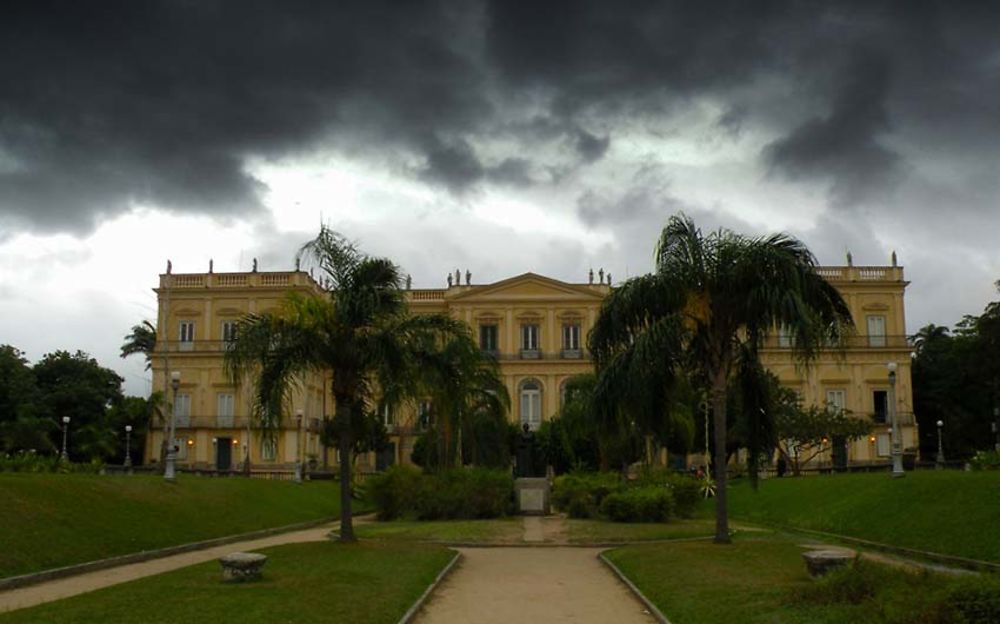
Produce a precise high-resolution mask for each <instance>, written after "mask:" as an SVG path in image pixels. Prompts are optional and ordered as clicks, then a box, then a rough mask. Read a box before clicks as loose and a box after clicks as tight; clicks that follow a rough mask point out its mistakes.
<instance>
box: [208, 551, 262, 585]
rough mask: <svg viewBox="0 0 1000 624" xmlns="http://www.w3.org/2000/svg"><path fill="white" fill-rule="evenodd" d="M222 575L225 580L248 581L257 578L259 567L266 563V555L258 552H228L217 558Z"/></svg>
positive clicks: (258, 576) (259, 571)
mask: <svg viewBox="0 0 1000 624" xmlns="http://www.w3.org/2000/svg"><path fill="white" fill-rule="evenodd" d="M219 563H220V564H221V565H222V577H223V578H224V579H225V580H227V581H250V580H254V579H259V578H260V574H261V568H263V567H264V564H265V563H267V555H262V554H260V553H247V552H238V553H230V554H228V555H226V556H225V557H222V558H220V559H219Z"/></svg>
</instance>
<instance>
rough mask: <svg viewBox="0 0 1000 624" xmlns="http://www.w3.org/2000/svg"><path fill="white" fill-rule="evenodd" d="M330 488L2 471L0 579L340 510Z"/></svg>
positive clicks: (184, 477) (246, 481) (323, 484)
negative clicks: (169, 482) (175, 481)
mask: <svg viewBox="0 0 1000 624" xmlns="http://www.w3.org/2000/svg"><path fill="white" fill-rule="evenodd" d="M337 493H338V489H337V487H336V486H335V485H334V484H332V483H328V482H316V483H307V484H305V485H295V484H293V483H287V482H278V481H261V480H250V479H235V478H234V479H212V478H205V477H194V476H188V475H180V476H179V477H178V480H177V483H176V484H173V485H171V484H168V483H165V482H164V481H163V479H162V478H159V477H150V476H138V475H136V476H130V477H124V476H116V477H110V476H107V477H100V476H95V475H59V474H55V475H53V474H11V473H0V501H3V504H2V505H0V577H7V576H15V575H18V574H26V573H28V572H35V571H38V570H45V569H48V568H55V567H61V566H66V565H71V564H75V563H82V562H86V561H92V560H95V559H102V558H105V557H111V556H115V555H123V554H127V553H133V552H138V551H142V550H149V549H155V548H162V547H165V546H174V545H178V544H185V543H188V542H195V541H200V540H205V539H210V538H214V537H222V536H226V535H233V534H236V533H246V532H249V531H255V530H258V529H264V528H269V527H277V526H282V525H286V524H292V523H296V522H304V521H307V520H314V519H320V518H324V517H330V516H335V515H337V514H338V513H339V510H340V505H339V497H338V494H337Z"/></svg>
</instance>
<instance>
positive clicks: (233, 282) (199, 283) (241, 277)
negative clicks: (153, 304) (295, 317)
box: [160, 271, 320, 290]
mask: <svg viewBox="0 0 1000 624" xmlns="http://www.w3.org/2000/svg"><path fill="white" fill-rule="evenodd" d="M293 286H306V287H309V288H312V289H314V290H319V289H320V285H319V284H318V283H317V282H316V281H315V280H314V279H313V278H312V277H310V276H309V274H308V273H305V272H303V271H282V272H267V273H263V272H261V273H165V274H162V275H160V288H170V289H176V290H181V289H184V290H188V289H198V288H201V289H204V288H233V289H236V288H279V289H286V288H290V287H293Z"/></svg>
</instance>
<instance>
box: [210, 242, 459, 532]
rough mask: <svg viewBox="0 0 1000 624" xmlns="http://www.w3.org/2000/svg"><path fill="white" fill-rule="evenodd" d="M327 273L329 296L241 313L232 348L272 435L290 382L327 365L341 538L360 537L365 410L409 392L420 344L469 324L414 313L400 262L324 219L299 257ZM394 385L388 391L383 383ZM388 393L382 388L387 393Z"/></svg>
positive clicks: (237, 371) (230, 364) (230, 365)
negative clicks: (354, 508)
mask: <svg viewBox="0 0 1000 624" xmlns="http://www.w3.org/2000/svg"><path fill="white" fill-rule="evenodd" d="M299 260H305V261H307V262H312V263H314V264H315V265H316V266H318V268H319V269H320V270H321V271H322V272H323V273H324V274H325V278H326V279H325V280H324V282H325V283H327V288H328V290H327V292H326V296H324V297H311V296H303V295H301V294H295V293H292V294H290V295H289V296H288V297H287V298H286V300H285V302H284V305H283V307H282V309H281V311H280V312H278V313H274V314H251V315H248V316H246V317H244V318H243V319H242V320H241V321H240V323H239V328H238V331H237V339H236V340H235V342H234V343H233V345H232V348H231V349H230V350H229V351H227V353H226V369H227V370H228V372H229V374H230V376H231V377H232V378H233V379H234V380H240V379H243V378H249V379H251V380H252V381H253V382H254V383H253V388H254V392H253V403H254V405H253V412H254V416H255V418H256V420H257V421H258V423H259V424H260V427H261V431H262V434H263V436H264V437H265V439H268V438H269V439H272V440H273V439H274V436H275V432H276V430H277V428H278V426H279V424H280V422H281V418H282V414H283V413H284V411H285V409H286V407H287V402H288V401H287V399H288V398H289V396H290V395H289V393H290V391H291V389H292V388H293V386H294V385H295V384H296V383H297V380H298V379H300V378H301V376H302V375H303V374H306V373H310V372H329V373H331V374H332V375H331V376H332V381H331V392H332V394H333V397H334V401H335V415H334V426H335V427H336V429H337V432H338V435H337V446H338V450H339V454H340V504H341V525H340V539H341V541H345V542H349V541H354V539H355V538H354V529H353V525H352V515H351V449H352V447H353V436H354V435H355V432H354V430H355V429H356V423H355V422H354V421H355V420H357V418H358V416H359V415H361V414H364V413H365V412H366V411H369V410H371V409H373V408H374V407H375V406H376V405H377V404H378V402H379V400H382V399H388V400H390V401H399V400H402V399H403V398H404V397H405V396H406V395H407V394H408V393H409V392H410V390H411V389H412V388H413V387H414V384H412V383H408V380H412V379H414V378H415V377H416V375H417V371H416V367H417V362H418V357H419V355H420V353H422V352H425V351H426V349H427V345H429V344H432V343H433V342H434V341H435V340H441V338H442V337H443V336H449V335H452V334H455V333H457V332H460V331H461V329H462V327H463V325H462V324H461V323H459V322H458V321H453V320H451V319H449V318H447V317H445V316H442V315H421V316H409V315H408V313H407V310H408V308H407V304H406V300H405V297H404V291H403V289H402V287H401V285H402V278H401V273H400V271H399V268H398V267H397V266H396V265H395V264H393V263H392V262H391V261H390V260H388V259H386V258H373V257H370V256H367V255H365V254H364V253H362V252H361V251H360V250H359V249H358V248H357V247H356V246H355V245H354V244H352V243H350V242H349V241H347V240H346V239H345V238H344V237H342V236H341V235H340V234H337V233H336V232H334V231H332V230H330V229H329V228H327V227H325V226H324V227H322V228H321V229H320V232H319V235H318V236H317V237H316V238H315V239H314V240H312V241H310V242H309V243H306V244H305V245H304V246H303V247H302V249H301V250H300V251H299V253H298V255H297V258H296V261H299ZM386 388H390V389H393V390H394V391H393V392H391V393H385V392H384V390H383V389H386ZM383 395H384V396H383Z"/></svg>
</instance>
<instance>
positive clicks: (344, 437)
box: [336, 397, 357, 542]
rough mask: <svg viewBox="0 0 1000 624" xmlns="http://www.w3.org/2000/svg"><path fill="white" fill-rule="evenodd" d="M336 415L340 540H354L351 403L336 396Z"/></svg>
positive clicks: (355, 539)
mask: <svg viewBox="0 0 1000 624" xmlns="http://www.w3.org/2000/svg"><path fill="white" fill-rule="evenodd" d="M336 409H337V417H338V420H339V421H340V423H339V426H340V432H339V433H340V435H339V436H337V449H338V451H339V452H340V541H341V542H355V541H357V538H355V537H354V523H353V515H352V514H351V405H350V403H349V402H348V401H347V400H345V399H341V398H339V397H338V400H337V408H336Z"/></svg>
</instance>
